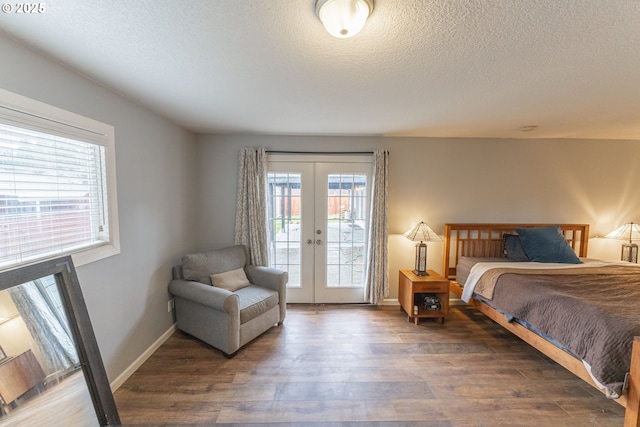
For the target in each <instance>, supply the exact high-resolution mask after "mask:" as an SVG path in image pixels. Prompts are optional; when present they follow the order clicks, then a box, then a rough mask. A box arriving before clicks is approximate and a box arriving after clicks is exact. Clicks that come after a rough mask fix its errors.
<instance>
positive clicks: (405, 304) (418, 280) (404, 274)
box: [398, 270, 449, 325]
mask: <svg viewBox="0 0 640 427" xmlns="http://www.w3.org/2000/svg"><path fill="white" fill-rule="evenodd" d="M427 273H429V275H428V276H417V275H415V274H414V273H413V271H412V270H400V278H399V280H398V302H400V307H401V309H402V310H404V311H406V312H407V314H408V315H409V320H410V319H411V318H413V320H414V322H415V324H416V325H417V324H418V322H419V321H420V319H422V318H427V317H434V318H436V319H438V320H439V322H440V323H441V324H442V323H443V322H444V318H445V317H446V316H447V313H448V312H449V280H448V279H445V278H444V277H442V276H440V275H439V274H438V273H436V272H435V271H433V270H427ZM415 294H432V295H433V296H435V297H437V298H438V299H439V300H440V309H439V310H437V309H435V310H427V309H426V308H425V307H423V305H422V304H418V314H417V315H416V314H414V312H413V311H414V305H415V304H414V298H415Z"/></svg>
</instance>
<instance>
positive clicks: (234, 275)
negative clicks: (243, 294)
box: [211, 268, 251, 292]
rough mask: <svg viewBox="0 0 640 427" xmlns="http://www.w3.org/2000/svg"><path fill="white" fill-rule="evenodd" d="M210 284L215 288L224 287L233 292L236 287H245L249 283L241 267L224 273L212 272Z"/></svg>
mask: <svg viewBox="0 0 640 427" xmlns="http://www.w3.org/2000/svg"><path fill="white" fill-rule="evenodd" d="M211 284H212V285H213V286H215V287H216V288H222V289H226V290H228V291H231V292H235V291H237V290H238V289H242V288H246V287H247V286H249V285H250V284H251V283H249V279H247V275H246V274H245V272H244V269H243V268H238V269H237V270H231V271H226V272H224V273H218V274H212V275H211Z"/></svg>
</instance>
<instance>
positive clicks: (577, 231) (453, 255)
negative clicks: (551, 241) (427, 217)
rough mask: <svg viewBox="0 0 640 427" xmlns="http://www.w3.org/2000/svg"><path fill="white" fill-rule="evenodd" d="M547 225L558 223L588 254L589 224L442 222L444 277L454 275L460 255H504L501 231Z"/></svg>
mask: <svg viewBox="0 0 640 427" xmlns="http://www.w3.org/2000/svg"><path fill="white" fill-rule="evenodd" d="M550 225H559V226H560V230H562V233H563V234H564V237H565V239H567V242H568V243H569V245H570V246H571V247H572V248H573V250H574V251H575V252H576V254H577V255H578V256H579V257H586V256H587V245H588V244H589V225H588V224H445V225H444V245H443V247H444V254H443V256H442V262H443V265H442V272H443V274H444V275H445V277H447V278H453V277H455V274H456V265H457V264H458V258H459V257H461V256H471V257H492V258H504V257H506V255H505V253H504V250H503V243H502V235H503V234H504V233H515V230H516V228H533V227H547V226H550Z"/></svg>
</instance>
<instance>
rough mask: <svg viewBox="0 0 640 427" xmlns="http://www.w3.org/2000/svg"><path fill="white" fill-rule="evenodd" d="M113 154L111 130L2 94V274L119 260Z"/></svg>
mask: <svg viewBox="0 0 640 427" xmlns="http://www.w3.org/2000/svg"><path fill="white" fill-rule="evenodd" d="M112 151H113V128H112V127H111V126H108V125H104V124H102V123H99V122H95V121H93V120H90V119H87V118H84V117H81V116H77V115H75V114H73V113H69V112H64V111H62V110H59V109H56V108H54V107H50V106H47V105H45V104H41V103H38V102H36V101H33V100H29V99H27V98H23V97H20V96H18V95H15V94H11V93H8V92H6V91H2V92H0V269H7V268H12V267H14V266H17V265H21V264H26V263H31V262H35V261H38V260H42V259H46V258H53V257H58V256H61V255H65V254H72V255H73V256H74V262H75V263H76V264H78V265H81V264H84V263H86V262H91V261H94V260H96V259H100V258H103V257H105V256H109V255H111V254H114V253H117V252H119V248H118V245H117V240H118V239H117V222H116V223H115V224H116V226H115V229H114V218H112V217H113V216H114V215H117V211H114V207H113V206H111V204H112V203H114V200H115V198H114V195H115V192H114V191H115V180H114V179H110V175H112V174H113V172H114V171H115V169H114V165H113V153H112ZM110 169H111V170H110ZM112 186H113V188H111V187H112Z"/></svg>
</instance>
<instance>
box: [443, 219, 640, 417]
mask: <svg viewBox="0 0 640 427" xmlns="http://www.w3.org/2000/svg"><path fill="white" fill-rule="evenodd" d="M548 225H556V224H479V223H476V224H445V226H444V253H443V257H442V258H443V265H442V272H443V275H444V276H445V277H447V278H449V279H450V280H451V282H450V290H451V292H452V293H454V294H455V295H457V296H458V297H460V296H461V295H462V286H460V285H459V284H458V283H457V282H456V281H455V274H456V265H457V263H458V259H459V258H460V257H461V256H470V257H492V258H504V257H505V256H506V255H505V254H504V251H503V241H502V235H503V233H515V230H516V228H532V227H544V226H548ZM559 225H560V229H561V230H562V233H563V234H564V236H565V238H566V239H567V242H568V243H569V245H571V247H572V248H573V250H574V251H575V252H576V254H577V255H578V256H579V257H586V256H587V246H588V242H589V225H588V224H559ZM469 304H470V305H472V306H474V307H475V308H476V309H477V310H479V311H480V312H482V313H483V314H485V315H486V316H487V317H489V318H490V319H492V320H493V321H494V322H496V323H498V324H499V325H500V326H502V327H504V328H505V329H507V330H508V331H510V332H512V333H513V334H514V335H516V336H518V337H519V338H520V339H522V340H524V341H525V342H527V343H528V344H530V345H531V346H533V347H534V348H536V349H537V350H538V351H540V352H542V353H543V354H545V355H546V356H548V357H549V358H551V359H552V360H554V361H556V362H557V363H559V364H560V365H562V366H563V367H564V368H565V369H567V370H569V371H570V372H572V373H573V374H575V375H577V376H578V377H580V378H582V379H583V380H584V381H585V382H587V383H589V384H591V385H592V386H593V387H595V388H596V389H598V390H600V388H598V387H597V386H596V384H595V383H594V382H593V380H592V378H591V376H590V375H589V373H588V372H587V370H586V368H585V367H584V365H583V363H582V361H581V360H579V359H576V358H575V357H573V356H571V355H570V354H568V353H566V352H565V351H563V350H561V349H559V348H558V347H556V346H555V345H553V344H551V343H550V342H549V341H547V340H545V339H544V338H542V337H540V336H539V335H537V334H536V333H534V332H532V331H530V330H529V329H527V328H525V327H524V326H522V325H520V324H519V323H516V322H512V323H510V322H507V320H506V318H505V316H504V315H502V314H501V313H499V312H498V311H496V310H495V309H493V308H492V307H490V306H489V305H487V304H485V303H483V302H481V301H478V300H475V299H472V300H471V301H470V302H469ZM600 391H602V390H600ZM615 401H616V402H618V403H619V404H620V405H622V406H624V407H625V408H626V410H625V418H624V426H625V427H631V426H633V427H639V426H640V337H635V339H634V342H633V350H632V356H631V370H630V374H629V388H628V390H627V392H626V393H625V394H623V395H622V396H621V397H620V398H618V399H615Z"/></svg>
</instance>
